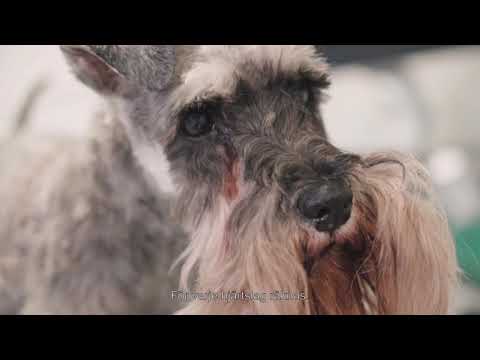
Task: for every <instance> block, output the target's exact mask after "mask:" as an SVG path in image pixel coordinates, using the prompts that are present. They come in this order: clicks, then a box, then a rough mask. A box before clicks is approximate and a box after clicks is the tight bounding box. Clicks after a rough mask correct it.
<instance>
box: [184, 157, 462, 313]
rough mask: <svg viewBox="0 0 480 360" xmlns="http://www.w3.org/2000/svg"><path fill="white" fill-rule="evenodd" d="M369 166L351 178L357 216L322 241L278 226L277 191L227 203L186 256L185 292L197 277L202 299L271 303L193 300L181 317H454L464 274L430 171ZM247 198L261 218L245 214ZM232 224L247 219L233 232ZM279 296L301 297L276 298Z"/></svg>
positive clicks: (406, 162)
mask: <svg viewBox="0 0 480 360" xmlns="http://www.w3.org/2000/svg"><path fill="white" fill-rule="evenodd" d="M363 160H364V161H363V163H362V165H359V166H357V167H356V168H354V169H353V170H352V172H351V176H350V178H351V184H352V188H353V192H354V194H355V195H354V198H355V200H354V210H353V213H352V218H351V219H350V221H349V222H348V223H347V224H346V225H345V226H344V227H343V228H342V229H341V230H340V231H338V232H337V233H336V234H334V235H332V236H329V235H321V234H320V235H319V234H314V233H312V232H310V231H308V230H306V229H305V228H303V227H302V226H301V225H299V223H298V221H296V220H294V219H290V218H284V219H282V220H281V221H279V220H278V216H276V214H275V212H276V211H277V204H278V192H277V191H270V192H269V193H265V194H263V196H261V197H258V198H256V199H254V200H253V201H252V198H251V197H250V196H248V195H249V194H250V192H251V191H253V186H249V185H244V186H242V187H241V189H240V192H239V196H238V197H237V198H236V200H234V201H233V202H229V201H227V200H226V199H225V198H223V197H219V201H217V203H216V204H215V208H214V209H213V210H212V211H210V212H209V213H208V214H205V215H204V216H203V218H202V221H201V223H200V224H199V226H198V227H196V228H195V230H194V231H193V233H192V241H191V243H190V245H189V247H188V248H187V249H186V251H185V252H184V254H183V256H182V257H181V260H183V261H184V264H183V267H182V276H181V288H182V289H185V290H188V288H189V287H188V286H187V284H188V279H189V276H190V275H191V274H193V273H195V274H196V278H195V283H194V285H193V290H194V291H196V292H198V293H201V294H206V293H208V292H210V293H213V294H217V295H218V294H222V293H223V294H225V293H228V292H229V291H235V292H237V293H240V292H242V291H243V292H245V293H248V294H252V293H253V294H263V295H265V297H263V298H262V300H263V301H259V300H251V299H250V300H238V299H237V300H231V301H226V300H225V299H217V300H212V299H209V300H205V299H204V300H194V301H192V302H191V303H189V304H188V305H187V306H186V307H185V308H184V309H183V310H181V311H180V312H179V314H294V315H303V314H305V315H308V314H445V313H447V312H448V310H449V306H450V305H451V303H452V295H453V293H454V289H455V287H456V285H457V274H458V267H457V262H456V255H455V246H454V241H453V239H452V236H451V233H450V230H449V227H448V221H447V219H446V216H445V214H444V213H443V210H442V208H441V206H440V205H439V204H438V202H437V200H436V198H435V196H434V192H433V187H432V185H431V183H430V181H429V176H428V173H427V172H426V171H425V169H424V168H423V167H422V166H421V165H420V163H418V162H417V161H416V160H415V159H414V158H412V157H409V156H405V155H401V154H397V153H388V154H387V153H385V154H373V155H371V156H368V157H366V158H365V159H363ZM247 199H249V201H250V204H248V205H249V207H250V209H249V212H252V211H254V212H255V216H246V217H242V216H241V215H242V214H238V213H236V211H237V208H246V206H239V205H242V204H241V203H242V201H247ZM243 205H245V204H243ZM232 218H234V219H244V218H245V219H246V221H245V223H241V224H239V225H238V224H237V226H232V223H231V219H232ZM275 219H277V220H275ZM233 228H234V229H235V232H232V229H233ZM332 243H334V244H333V246H330V245H331V244H332ZM309 257H311V258H310V262H311V264H310V265H309V267H308V269H306V267H305V262H306V260H307V258H309ZM276 291H281V292H283V293H285V294H290V295H292V298H291V299H287V300H278V299H277V298H272V297H271V294H272V293H273V292H276Z"/></svg>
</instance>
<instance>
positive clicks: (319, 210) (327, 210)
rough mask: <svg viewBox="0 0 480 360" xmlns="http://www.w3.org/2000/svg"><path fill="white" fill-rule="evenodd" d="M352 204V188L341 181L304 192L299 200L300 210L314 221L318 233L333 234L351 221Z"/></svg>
mask: <svg viewBox="0 0 480 360" xmlns="http://www.w3.org/2000/svg"><path fill="white" fill-rule="evenodd" d="M352 202H353V194H352V190H351V189H350V187H349V186H347V185H346V184H343V182H340V181H331V182H328V183H327V184H324V185H321V186H319V187H317V188H314V189H310V190H307V191H304V192H303V193H302V194H301V195H300V197H299V200H298V210H299V211H300V213H301V214H302V215H303V216H304V217H305V218H306V219H308V220H311V221H313V223H314V225H315V228H316V229H317V230H318V231H320V232H332V231H334V230H337V229H338V228H340V227H341V226H342V225H344V224H345V223H346V222H347V221H348V219H350V215H351V213H352Z"/></svg>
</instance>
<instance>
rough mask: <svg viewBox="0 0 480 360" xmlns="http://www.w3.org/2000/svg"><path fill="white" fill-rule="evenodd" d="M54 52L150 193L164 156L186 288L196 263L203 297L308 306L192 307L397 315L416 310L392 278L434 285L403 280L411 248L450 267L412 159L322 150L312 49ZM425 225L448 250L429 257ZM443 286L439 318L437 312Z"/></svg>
mask: <svg viewBox="0 0 480 360" xmlns="http://www.w3.org/2000/svg"><path fill="white" fill-rule="evenodd" d="M63 49H64V52H65V53H66V54H67V56H68V58H69V60H70V62H71V64H72V65H73V69H74V70H75V72H76V73H77V75H78V77H79V78H80V79H81V80H83V81H84V82H85V83H86V84H88V85H89V86H91V87H93V88H94V89H95V90H97V91H99V92H100V93H102V94H103V95H105V96H106V97H107V98H109V99H110V100H111V101H112V104H114V105H115V106H116V107H118V108H119V109H120V112H119V113H120V118H121V120H122V122H123V124H124V126H125V127H126V129H127V132H128V134H129V137H130V141H131V142H132V147H133V148H134V149H135V151H136V153H137V157H138V160H139V161H140V162H141V163H142V164H143V166H144V167H145V169H146V170H147V172H148V173H149V174H150V175H152V177H153V178H154V179H156V181H157V183H158V185H161V182H164V181H165V174H164V172H165V167H164V164H163V163H162V161H163V160H165V159H166V160H168V163H169V168H170V173H171V176H172V179H173V185H174V187H175V189H176V191H177V193H178V204H177V205H178V206H177V210H178V214H179V215H180V218H181V219H182V220H183V221H184V223H185V225H186V226H187V227H189V229H190V230H191V232H192V242H191V244H190V246H189V248H188V249H187V250H186V252H185V258H186V261H185V265H184V268H183V270H184V271H183V275H184V276H183V283H184V284H186V283H187V277H188V274H189V273H190V272H191V270H192V269H193V268H194V267H195V266H196V265H198V275H197V284H198V286H199V287H200V288H201V289H204V290H211V291H230V290H234V291H240V290H249V291H256V292H260V293H262V292H274V291H284V292H288V293H290V294H297V295H298V294H299V293H301V292H303V293H305V294H308V298H309V300H308V301H298V298H296V300H294V301H293V302H292V301H290V302H288V301H287V302H282V301H277V302H268V303H267V304H265V303H261V304H253V305H252V304H248V305H246V306H245V304H238V303H236V304H233V303H230V304H228V305H224V306H223V307H221V310H220V308H215V309H214V310H212V308H209V309H208V310H205V308H203V309H204V310H198V309H202V305H198V306H199V308H198V309H197V310H198V311H205V312H231V313H232V312H233V313H237V312H245V311H247V312H250V311H252V312H269V313H311V312H322V313H363V312H366V307H369V308H374V310H373V311H377V312H388V311H394V310H392V309H395V311H399V312H400V311H403V309H411V308H412V306H413V305H412V304H411V303H408V301H406V300H405V297H406V296H409V294H408V291H405V289H402V290H401V291H400V290H399V289H398V288H397V286H399V284H400V280H398V279H397V280H398V281H397V280H395V279H394V278H395V277H397V278H400V277H401V282H402V283H404V282H405V283H406V282H412V281H413V282H414V284H419V285H420V284H421V286H422V287H423V288H425V286H427V287H428V286H431V285H425V283H428V282H429V281H430V280H431V276H430V277H429V276H426V277H425V278H424V279H423V280H422V281H420V280H418V281H417V282H416V283H415V280H413V279H412V277H411V276H410V275H411V274H412V273H414V272H415V270H419V273H421V271H420V269H419V267H418V265H413V264H411V263H410V262H409V261H404V262H403V263H402V261H403V260H404V256H405V253H406V252H408V253H409V254H410V255H412V256H413V253H412V252H411V249H416V250H418V252H417V253H416V254H414V257H415V258H416V259H418V261H422V262H423V263H425V261H427V262H429V264H430V265H429V266H431V268H432V267H437V265H440V263H441V262H442V261H443V262H444V263H445V262H446V261H447V260H448V261H450V263H451V256H450V255H451V243H449V242H448V240H449V236H448V227H445V221H444V219H443V217H442V215H441V211H439V209H438V207H437V205H436V204H435V203H434V201H433V200H432V199H433V197H432V196H431V191H430V190H431V186H430V185H429V182H428V176H427V175H426V174H425V172H424V170H423V168H422V167H421V166H420V165H419V164H418V163H416V162H414V161H413V160H411V159H410V158H408V157H402V156H399V155H394V154H383V155H372V156H370V157H365V158H360V157H359V156H357V155H353V154H347V153H344V152H342V151H340V150H339V149H337V148H335V147H334V146H333V145H332V144H331V143H329V141H328V138H327V134H326V133H325V128H324V124H323V121H322V117H321V113H320V108H321V106H320V105H321V103H322V101H323V100H324V99H325V96H326V95H325V91H326V89H327V87H328V84H329V80H328V73H327V66H326V63H325V62H324V60H323V59H322V58H321V56H320V55H319V54H318V53H317V52H316V50H315V48H314V47H313V46H303V45H289V46H283V45H281V46H169V45H157V46H144V45H138V46H101V45H94V46H80V47H78V46H65V47H63ZM420 211H421V212H420ZM403 226H405V227H408V229H407V230H405V235H403V234H400V233H399V231H400V230H399V227H403ZM421 226H423V228H420V227H421ZM435 228H436V229H435ZM412 229H416V231H417V233H416V234H412V233H411V231H413V230H412ZM431 229H435V230H434V232H436V234H438V236H437V235H433V237H435V238H437V237H440V238H441V241H443V242H442V243H441V244H440V245H439V248H440V250H439V249H435V250H433V252H432V253H431V254H428V251H430V249H429V247H430V243H429V241H430V239H427V238H426V235H425V231H427V230H428V231H430V230H431ZM446 234H447V235H446ZM409 236H410V237H411V238H410V239H406V238H405V239H404V237H409ZM381 238H382V239H383V238H385V239H386V240H385V242H387V243H388V244H387V245H383V244H382V242H381ZM402 239H404V240H403V241H402ZM415 241H417V242H418V243H414V242H415ZM447 248H448V250H446V249H447ZM385 249H387V250H385ZM404 249H408V251H407V250H405V251H404ZM427 250H428V251H427ZM439 251H440V253H442V254H440V253H439ZM443 255H445V256H444V257H443V258H442V256H443ZM386 262H391V263H389V264H386ZM383 266H386V268H385V269H383V268H382V267H383ZM408 266H413V267H415V269H407V267H408ZM450 269H451V267H450ZM430 270H432V269H429V270H428V269H427V270H426V271H427V273H428V274H429V275H432V272H431V271H430ZM424 272H425V271H424ZM405 274H408V276H407V275H405ZM422 276H423V275H422ZM432 276H434V275H432ZM435 276H437V275H435ZM390 279H393V280H392V281H394V282H395V285H392V286H391V285H390V284H388V281H389V280H390ZM448 279H451V277H450V275H449V277H448ZM448 281H450V280H448ZM442 284H443V282H442ZM437 285H438V284H436V285H435V286H437ZM442 286H443V285H442ZM408 288H409V289H410V290H413V289H414V288H415V289H416V287H415V286H413V287H412V284H409V285H408ZM419 288H420V286H419ZM442 289H443V290H444V291H443V293H442V297H441V299H437V300H438V301H437V300H435V301H434V305H433V307H431V308H435V311H438V309H440V308H441V309H442V310H443V309H444V307H445V303H446V301H445V298H444V297H445V296H444V295H445V294H446V290H445V289H446V285H445V286H443V288H442ZM369 291H370V292H371V293H373V294H374V298H375V300H372V299H371V298H370V297H369V296H368V294H367V293H368V292H369ZM387 293H388V296H389V297H390V298H389V297H387ZM400 297H401V298H402V301H403V303H400V301H399V300H398V299H399V298H400ZM392 298H393V300H392ZM417 305H418V304H417ZM194 306H195V305H194ZM400 309H401V310H400ZM424 309H425V307H422V306H419V307H418V310H421V311H423V310H424Z"/></svg>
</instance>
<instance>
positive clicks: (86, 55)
mask: <svg viewBox="0 0 480 360" xmlns="http://www.w3.org/2000/svg"><path fill="white" fill-rule="evenodd" d="M60 48H61V50H62V52H63V54H64V55H65V57H66V58H67V61H68V63H69V64H70V66H71V68H72V70H73V72H74V73H75V75H76V76H77V77H78V78H79V79H80V80H81V81H82V82H83V83H84V84H86V85H87V86H89V87H90V88H92V89H93V90H95V91H97V92H99V93H101V94H105V95H122V94H124V93H126V92H128V91H130V90H131V89H132V88H144V89H147V90H151V91H160V90H162V89H164V88H165V87H166V86H167V85H168V84H169V82H170V80H171V78H172V75H173V73H174V69H175V47H174V46H173V45H62V46H61V47H60Z"/></svg>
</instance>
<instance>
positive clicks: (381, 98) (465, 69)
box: [0, 45, 480, 313]
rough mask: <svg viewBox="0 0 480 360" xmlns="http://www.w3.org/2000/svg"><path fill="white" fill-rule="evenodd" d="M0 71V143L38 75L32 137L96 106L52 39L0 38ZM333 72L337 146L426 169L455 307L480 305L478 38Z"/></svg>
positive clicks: (81, 121) (62, 131)
mask: <svg viewBox="0 0 480 360" xmlns="http://www.w3.org/2000/svg"><path fill="white" fill-rule="evenodd" d="M379 46H381V45H379ZM0 79H2V80H1V82H0V99H1V100H0V101H1V102H0V104H1V121H0V141H1V139H2V138H4V137H8V136H9V132H10V129H11V127H12V124H13V121H14V119H15V117H16V116H18V113H19V111H20V107H21V104H22V103H23V102H24V101H25V98H26V96H27V94H28V92H29V90H30V89H31V88H32V87H33V86H34V84H36V83H37V82H38V81H46V82H47V85H48V88H47V90H46V91H45V93H44V94H43V95H42V96H41V97H40V98H39V99H38V102H36V103H35V106H34V108H33V111H32V113H31V120H32V127H31V130H30V131H32V132H35V133H38V134H39V135H41V134H45V135H51V134H57V135H69V136H85V135H86V134H87V133H88V129H89V124H90V123H89V120H90V119H92V118H93V115H94V113H95V112H96V111H97V110H98V109H99V106H100V104H101V102H100V100H99V98H98V97H97V96H96V95H95V94H94V93H93V92H92V91H90V90H89V89H87V88H86V87H84V86H83V85H81V84H79V83H78V82H77V81H75V80H74V79H73V77H72V76H71V74H70V73H69V71H68V69H67V66H66V65H65V63H64V61H63V58H62V56H61V54H60V51H59V50H58V48H57V47H56V46H0ZM332 80H333V86H332V88H331V90H330V96H331V99H330V100H329V101H328V102H327V103H326V105H325V108H324V116H325V120H326V125H327V129H328V130H329V132H330V135H331V137H332V140H333V141H334V142H335V143H336V144H337V145H338V146H340V147H341V148H344V149H346V150H351V151H356V152H361V153H365V152H370V151H373V150H382V149H396V150H401V151H408V152H412V153H414V154H416V155H417V156H418V157H419V158H420V159H421V160H422V161H423V162H424V164H425V165H426V166H427V167H428V168H429V169H430V171H431V173H432V176H433V178H434V181H435V184H436V186H437V188H438V191H439V194H440V197H441V200H442V202H443V204H444V205H445V207H446V209H447V212H448V215H449V219H450V221H451V224H452V229H453V231H454V233H455V237H456V240H457V249H458V257H459V260H460V263H461V265H462V268H463V270H464V272H465V279H466V281H465V284H464V285H463V286H462V289H461V290H460V292H459V294H458V301H457V306H456V309H455V312H456V313H474V312H476V313H480V161H479V160H480V140H479V137H480V46H468V47H451V48H446V49H441V50H428V51H424V52H421V53H418V54H414V55H409V56H406V57H396V58H391V59H386V60H383V61H382V62H380V63H375V64H373V63H369V64H354V65H343V66H338V67H333V75H332ZM412 296H415V294H412Z"/></svg>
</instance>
